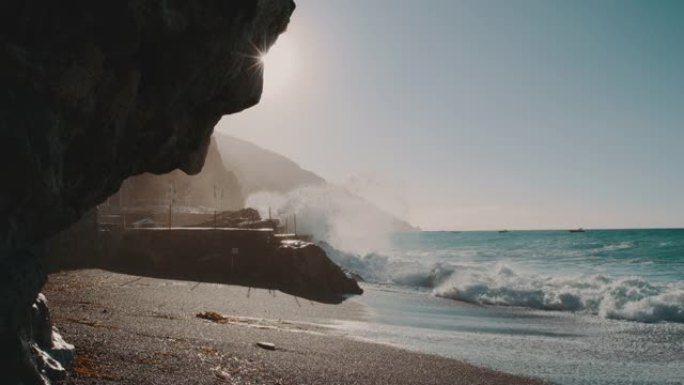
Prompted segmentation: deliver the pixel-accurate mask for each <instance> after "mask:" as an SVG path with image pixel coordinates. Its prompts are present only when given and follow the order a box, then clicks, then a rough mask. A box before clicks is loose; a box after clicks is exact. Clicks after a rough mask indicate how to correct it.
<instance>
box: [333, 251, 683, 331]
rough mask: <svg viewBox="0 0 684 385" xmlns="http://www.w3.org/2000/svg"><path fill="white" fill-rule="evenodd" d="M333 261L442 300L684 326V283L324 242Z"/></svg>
mask: <svg viewBox="0 0 684 385" xmlns="http://www.w3.org/2000/svg"><path fill="white" fill-rule="evenodd" d="M320 245H321V246H322V247H323V248H324V249H325V250H326V252H327V253H328V255H329V256H330V258H331V259H332V260H333V261H334V262H335V263H337V264H339V265H340V266H342V267H344V268H346V269H347V270H351V271H353V272H354V273H355V274H357V275H358V276H360V277H361V278H362V279H363V280H365V281H367V282H372V283H381V284H392V285H399V286H406V287H413V288H420V289H429V290H432V294H433V295H435V296H438V297H443V298H449V299H454V300H459V301H464V302H469V303H475V304H481V305H494V306H515V307H524V308H529V309H535V310H555V311H570V312H579V313H586V314H591V315H595V316H599V317H602V318H606V319H617V320H628V321H636V322H644V323H655V322H676V323H684V283H683V282H674V283H662V284H658V283H650V282H647V281H646V280H644V279H642V278H639V277H629V278H622V279H614V278H611V277H608V276H605V275H598V274H595V275H581V274H575V275H565V276H563V275H553V274H547V273H543V274H540V273H534V272H529V271H526V270H524V269H522V268H518V267H516V266H514V265H513V264H510V263H501V262H495V263H487V262H474V261H473V262H460V263H445V262H438V263H432V264H426V263H421V262H416V261H410V260H402V259H395V258H390V257H388V256H385V255H381V254H377V253H371V254H367V255H364V256H359V255H355V254H352V253H345V252H342V251H339V250H336V249H334V248H333V247H331V246H330V245H328V244H326V243H324V242H322V243H321V244H320Z"/></svg>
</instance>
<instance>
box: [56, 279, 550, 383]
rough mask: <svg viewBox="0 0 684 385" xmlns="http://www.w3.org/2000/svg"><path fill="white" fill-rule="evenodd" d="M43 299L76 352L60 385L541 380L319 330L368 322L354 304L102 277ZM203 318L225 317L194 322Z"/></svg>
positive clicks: (60, 284) (67, 282) (59, 287)
mask: <svg viewBox="0 0 684 385" xmlns="http://www.w3.org/2000/svg"><path fill="white" fill-rule="evenodd" d="M44 292H45V294H46V295H47V298H48V301H49V304H50V309H51V312H52V318H53V322H54V324H55V325H56V326H57V327H58V328H59V329H60V331H61V332H62V335H63V336H64V338H65V339H66V340H67V341H68V342H70V343H73V344H75V345H76V348H77V355H76V360H75V363H74V365H73V367H72V368H71V370H70V373H71V377H70V378H69V379H68V380H66V381H65V382H64V383H65V384H78V385H81V384H83V385H85V384H125V385H147V384H282V385H284V384H540V383H541V381H537V380H532V379H527V378H524V377H518V376H513V375H508V374H504V373H500V372H496V371H492V370H488V369H482V368H478V367H475V366H472V365H469V364H466V363H463V362H460V361H456V360H452V359H447V358H443V357H438V356H434V355H428V354H420V353H413V352H408V351H405V350H401V349H397V348H394V347H389V346H385V345H380V344H374V343H368V342H360V341H356V340H352V339H350V338H344V337H343V336H341V335H340V333H339V332H336V331H335V330H333V329H331V328H328V327H327V326H326V325H330V324H333V323H334V322H335V321H336V320H342V321H344V320H364V319H367V318H368V317H371V316H372V314H371V312H370V311H369V309H368V308H366V307H365V306H364V305H362V304H361V303H359V302H357V301H355V300H353V299H352V300H348V301H346V302H344V303H342V304H340V305H324V304H320V303H314V302H310V301H308V300H304V299H301V298H295V297H293V296H290V295H286V294H283V293H280V292H269V291H267V290H263V289H249V288H245V287H238V286H227V285H218V284H206V283H201V284H198V283H196V282H186V281H173V280H162V279H153V278H140V277H135V276H129V275H123V274H115V273H110V272H104V271H100V270H82V271H74V272H64V273H57V274H53V275H51V276H50V278H49V281H48V284H47V285H46V287H45V290H44ZM204 312H216V313H218V314H221V315H223V316H224V317H226V318H225V319H222V320H221V321H220V322H213V321H209V320H206V319H201V318H198V317H197V314H199V313H204ZM260 341H265V342H270V343H273V344H274V345H275V348H276V349H275V350H274V351H271V350H266V349H263V348H261V347H258V346H257V345H256V343H257V342H260Z"/></svg>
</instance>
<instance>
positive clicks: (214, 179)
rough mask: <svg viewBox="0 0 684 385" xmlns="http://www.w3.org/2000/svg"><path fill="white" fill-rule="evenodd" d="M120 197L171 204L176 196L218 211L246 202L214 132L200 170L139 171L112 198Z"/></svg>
mask: <svg viewBox="0 0 684 385" xmlns="http://www.w3.org/2000/svg"><path fill="white" fill-rule="evenodd" d="M120 195H121V197H120ZM119 199H120V200H121V202H124V203H125V204H126V205H127V206H136V205H138V206H140V205H152V206H154V205H168V204H169V203H170V201H171V199H173V200H174V204H175V205H180V206H189V207H204V208H213V209H216V210H218V211H223V210H238V209H241V208H243V207H244V204H245V199H244V197H243V195H242V190H241V186H240V183H239V182H238V180H237V177H236V175H235V173H234V172H232V171H228V170H227V169H226V167H225V165H224V162H223V159H222V158H221V154H220V153H219V151H218V148H217V147H216V140H215V139H214V137H213V136H212V139H211V145H210V146H209V151H208V152H207V157H206V160H205V162H204V167H203V168H202V172H201V173H199V174H197V175H187V174H185V173H184V172H182V171H179V170H175V171H172V172H170V173H168V174H164V175H154V174H150V173H146V174H142V175H136V176H134V177H131V178H128V180H126V183H125V184H124V185H123V186H122V187H121V189H120V190H119V191H118V192H117V193H116V194H114V195H112V196H111V197H110V202H113V203H114V204H116V203H117V200H119Z"/></svg>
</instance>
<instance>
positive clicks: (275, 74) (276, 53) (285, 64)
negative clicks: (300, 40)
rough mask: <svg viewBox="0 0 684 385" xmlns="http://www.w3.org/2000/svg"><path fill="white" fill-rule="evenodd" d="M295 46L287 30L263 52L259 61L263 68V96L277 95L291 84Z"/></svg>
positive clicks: (293, 71)
mask: <svg viewBox="0 0 684 385" xmlns="http://www.w3.org/2000/svg"><path fill="white" fill-rule="evenodd" d="M295 57H296V46H295V44H294V42H293V41H292V39H291V38H290V37H289V36H288V34H287V32H286V33H284V34H282V35H280V37H278V40H277V41H276V43H275V44H274V45H273V46H272V47H271V48H270V49H269V50H268V51H267V52H264V53H263V54H262V55H261V57H260V58H259V61H260V62H261V65H262V67H263V70H264V91H263V96H264V97H271V96H278V95H281V94H283V93H284V92H286V91H287V89H288V88H289V87H290V86H291V84H292V82H293V80H294V77H295V72H296V71H295V70H296V63H295Z"/></svg>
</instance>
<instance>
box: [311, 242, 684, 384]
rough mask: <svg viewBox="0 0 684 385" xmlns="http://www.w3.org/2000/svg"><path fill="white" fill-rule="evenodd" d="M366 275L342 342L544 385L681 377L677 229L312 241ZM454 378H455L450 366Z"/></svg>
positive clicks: (683, 259) (682, 295)
mask: <svg viewBox="0 0 684 385" xmlns="http://www.w3.org/2000/svg"><path fill="white" fill-rule="evenodd" d="M323 247H324V248H326V249H327V252H328V254H329V255H330V256H331V258H332V259H333V260H335V262H337V263H338V264H340V265H342V266H343V267H345V268H346V269H348V270H349V271H351V272H353V273H355V274H358V275H359V276H360V278H362V279H363V280H364V281H365V283H364V284H363V287H364V288H365V293H364V295H362V296H360V297H358V300H359V301H361V302H363V303H365V304H366V305H367V307H368V308H369V309H370V313H371V316H370V318H369V319H368V320H366V321H348V322H341V323H340V324H339V325H338V327H339V328H340V329H341V330H343V331H344V332H345V333H346V334H348V335H349V336H351V337H353V338H358V339H363V340H370V341H375V342H380V343H385V344H390V345H394V346H399V347H402V348H405V349H409V350H413V351H419V352H424V353H432V354H437V355H440V356H446V357H452V358H456V359H459V360H463V361H467V362H470V363H472V364H475V365H478V366H484V367H488V368H492V369H496V370H501V371H504V372H508V373H514V374H520V375H525V376H533V377H537V378H541V379H544V380H547V381H549V382H551V383H555V384H566V385H580V384H582V385H583V384H606V385H608V384H640V385H644V384H680V385H681V384H684V229H662V230H586V231H584V232H569V231H567V230H564V231H508V232H497V231H482V232H478V231H474V232H444V231H443V232H415V233H402V234H395V235H393V236H391V239H390V241H389V242H388V244H387V245H386V246H385V247H383V248H382V249H378V250H376V251H374V252H372V253H350V252H343V251H340V250H336V249H334V248H333V247H332V246H330V245H327V244H323ZM455 375H456V374H455Z"/></svg>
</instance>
